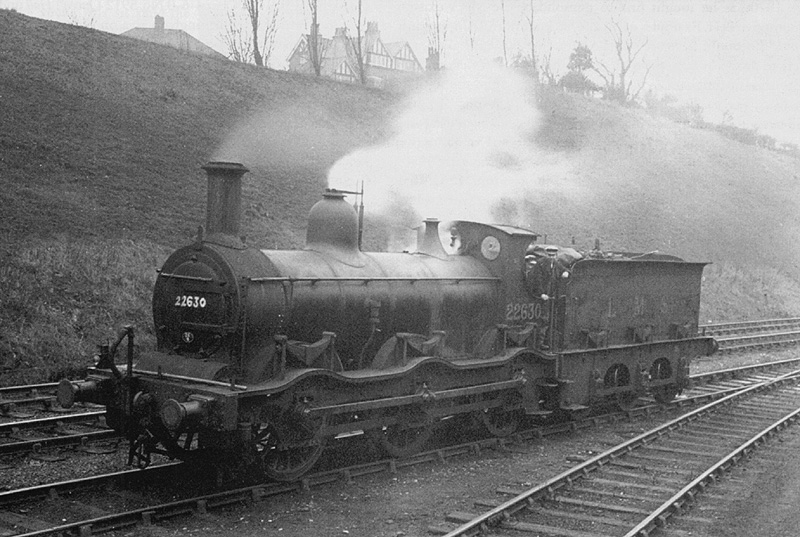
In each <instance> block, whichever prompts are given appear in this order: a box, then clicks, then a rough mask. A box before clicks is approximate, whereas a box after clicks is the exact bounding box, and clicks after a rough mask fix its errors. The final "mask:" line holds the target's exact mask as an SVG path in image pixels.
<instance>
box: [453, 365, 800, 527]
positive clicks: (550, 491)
mask: <svg viewBox="0 0 800 537" xmlns="http://www.w3.org/2000/svg"><path fill="white" fill-rule="evenodd" d="M799 376H800V370H797V371H792V372H790V373H787V374H785V375H781V376H780V377H778V378H776V379H773V380H765V381H763V382H759V383H757V384H755V385H753V386H751V387H749V388H745V389H742V390H737V391H735V393H732V394H730V395H727V396H725V397H723V398H721V399H718V400H716V401H713V402H711V403H709V404H707V405H705V406H703V407H701V408H698V409H695V410H693V411H691V412H688V413H687V414H684V415H682V416H680V417H679V418H676V419H673V420H671V421H669V422H667V423H665V424H663V425H660V426H659V427H656V428H654V429H652V430H650V431H647V432H645V433H643V434H641V435H639V436H637V437H635V438H632V439H630V440H628V441H626V442H623V443H621V444H619V445H617V446H615V447H613V448H611V449H609V450H607V451H605V452H603V453H601V454H599V455H596V456H595V457H592V458H591V459H589V460H587V461H585V462H583V463H581V464H579V465H577V466H575V467H573V468H571V469H569V470H567V471H565V472H562V473H561V474H559V475H557V476H555V477H553V478H551V479H548V480H547V481H545V482H544V483H542V484H540V485H537V486H535V487H533V488H531V489H528V490H526V491H524V492H522V493H520V494H518V495H516V496H514V497H513V498H511V499H510V500H507V501H505V502H503V503H502V504H500V505H499V506H497V507H495V508H493V509H491V510H489V511H487V512H486V513H482V514H480V515H478V516H476V517H475V518H473V519H472V520H470V521H469V522H466V523H464V524H462V525H461V526H459V527H457V528H456V529H454V530H452V531H450V532H449V533H447V534H446V535H445V537H460V536H464V535H477V534H479V533H481V532H482V531H483V529H486V528H489V527H492V526H494V525H497V524H499V523H500V522H502V521H505V520H506V519H507V518H508V517H510V516H512V515H514V514H515V513H517V512H519V511H521V510H523V509H526V508H527V507H528V506H529V505H532V504H533V502H535V500H536V499H537V498H539V497H542V496H546V495H547V496H553V495H554V493H555V491H556V490H558V489H561V488H563V487H566V486H569V485H571V484H572V483H573V482H574V481H575V480H576V479H579V478H581V477H585V476H586V475H588V474H589V472H591V471H593V470H596V469H597V468H600V467H602V466H604V465H607V464H609V463H610V462H612V461H614V460H615V459H617V458H619V457H621V456H622V455H624V454H626V453H628V452H630V451H632V450H634V449H636V448H638V447H641V446H644V445H646V444H647V443H648V442H649V441H651V440H653V439H655V438H657V437H659V436H662V435H664V434H666V433H667V432H670V431H672V430H673V429H676V428H680V427H683V426H684V425H686V424H687V423H689V422H691V421H693V420H695V419H697V418H698V417H700V416H701V415H704V414H707V413H709V412H711V411H712V410H715V409H717V408H718V407H720V406H722V405H725V404H727V403H729V402H731V401H733V400H734V399H737V398H740V397H744V396H745V395H747V394H749V393H751V392H755V391H758V390H763V389H765V388H767V387H771V386H775V385H778V384H780V383H783V382H786V381H789V380H792V379H796V378H797V377H799Z"/></svg>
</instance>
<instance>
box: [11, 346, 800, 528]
mask: <svg viewBox="0 0 800 537" xmlns="http://www.w3.org/2000/svg"><path fill="white" fill-rule="evenodd" d="M798 361H800V359H799V360H784V361H782V362H775V363H772V364H762V365H759V366H753V367H746V368H736V369H731V370H727V371H717V372H713V373H707V374H703V375H697V376H696V377H695V382H696V383H697V384H698V387H697V388H695V389H693V390H692V391H690V392H689V393H688V394H687V395H686V397H683V398H681V399H679V400H676V401H675V402H674V404H673V405H671V406H666V407H665V406H660V405H655V404H646V402H643V403H645V404H643V405H642V406H640V407H637V408H634V409H630V410H628V411H626V412H624V413H616V414H605V415H602V416H594V417H591V418H589V419H586V420H582V421H580V422H569V423H560V424H553V425H549V426H542V427H536V428H533V429H528V430H527V431H522V432H520V433H519V434H517V435H515V436H514V437H513V438H511V439H505V440H503V439H494V438H492V439H477V440H473V441H470V442H466V443H462V444H459V445H455V446H452V445H451V446H444V447H442V448H439V449H433V450H430V451H427V452H424V453H420V454H418V455H416V456H413V457H409V458H406V459H402V460H376V461H369V462H365V463H359V464H355V465H348V466H346V467H339V468H333V469H330V470H326V471H320V472H316V473H313V474H310V475H308V476H307V477H306V478H305V479H303V480H302V481H300V482H298V483H292V484H284V483H280V484H279V483H273V484H262V485H256V486H251V487H242V488H236V489H233V490H221V491H220V490H215V489H214V487H209V486H208V484H205V485H203V486H201V487H198V486H197V485H195V486H182V487H179V490H180V491H181V494H179V495H176V494H174V493H172V492H167V493H165V496H168V497H169V501H164V502H161V503H159V502H154V501H153V499H152V496H153V494H152V491H153V487H152V486H150V487H145V486H144V485H143V484H144V483H148V482H149V483H158V486H157V487H156V488H158V489H160V488H163V483H165V482H168V483H179V482H181V479H184V478H182V477H181V475H184V474H189V475H191V474H192V473H193V472H184V474H181V473H179V472H180V469H181V468H182V467H184V465H181V464H177V463H176V464H174V465H173V464H170V465H169V466H168V467H166V468H162V467H156V468H159V469H157V470H156V469H153V471H152V472H151V471H150V470H148V471H145V472H142V471H140V470H125V471H122V472H115V473H109V474H104V475H100V476H92V477H88V478H81V479H76V480H69V481H63V482H59V483H49V484H43V485H39V486H36V487H26V488H24V489H16V490H11V491H8V492H5V493H0V523H2V522H3V521H5V523H6V525H9V526H12V527H14V528H16V529H17V530H21V531H24V532H27V533H21V534H20V535H48V534H59V533H61V534H65V535H68V534H77V535H86V534H90V533H101V532H104V531H109V530H114V529H120V528H125V527H128V526H131V525H135V524H152V523H156V522H157V521H159V520H166V519H170V518H173V517H176V516H186V515H187V514H195V513H200V514H202V513H205V512H207V511H210V510H213V509H215V508H218V507H223V506H227V505H231V504H234V503H243V502H244V503H251V502H253V501H257V500H260V499H264V498H268V497H272V496H276V495H282V494H288V493H292V492H296V491H299V490H309V489H311V488H315V487H319V486H324V485H329V484H331V483H336V482H340V483H348V482H350V481H352V480H355V479H358V478H362V477H366V476H372V475H375V474H380V473H387V474H394V473H396V472H398V471H401V470H402V469H403V468H409V467H413V466H417V465H424V464H431V463H441V462H444V461H447V460H449V459H452V458H457V457H464V456H469V455H472V456H474V455H475V454H480V453H482V452H483V451H486V450H495V449H500V450H504V449H506V447H505V446H507V445H510V444H515V443H520V442H522V443H524V442H538V441H539V439H540V438H542V437H545V436H551V435H558V434H562V433H564V432H565V431H576V430H580V429H585V428H590V427H594V426H597V425H599V424H602V423H612V422H616V421H617V420H619V419H621V418H623V419H624V418H625V417H627V418H631V419H632V418H635V417H637V416H651V415H652V414H654V413H658V412H664V411H667V412H670V410H669V409H670V408H672V409H673V410H671V411H672V412H679V411H680V410H679V409H680V408H682V407H685V406H687V405H696V404H699V402H705V401H711V400H714V399H719V398H721V397H723V396H725V394H726V393H729V392H736V391H741V390H742V388H743V385H742V384H739V383H741V382H749V383H750V384H751V385H752V384H753V382H763V381H762V380H759V378H767V377H770V378H772V377H776V376H778V375H780V374H781V373H783V372H785V371H787V370H788V369H789V368H790V366H791V364H792V363H795V364H796V363H797V362H798ZM743 374H749V375H755V376H756V377H759V378H756V379H755V380H753V379H750V380H747V381H745V380H741V376H742V375H743ZM347 449H352V448H347ZM347 449H345V451H347ZM163 472H170V473H169V474H168V477H165V474H164V473H163ZM141 488H144V489H145V490H147V492H148V497H147V498H143V497H142V495H141V494H139V493H137V492H136V490H137V489H141ZM132 489H133V490H132ZM199 489H202V490H201V492H202V493H201V494H196V495H187V494H186V491H188V490H191V491H198V490H199ZM98 490H99V491H102V493H101V494H98V493H97V491H98ZM162 492H163V491H162ZM98 498H102V500H103V501H102V503H101V504H100V505H97V502H98ZM109 498H119V500H118V501H117V504H116V505H115V504H114V502H113V501H112V500H109ZM42 502H44V503H42ZM65 505H69V506H70V509H69V516H67V515H64V510H65V509H64V506H65ZM32 506H35V507H32ZM76 506H77V507H76ZM20 512H22V513H26V512H27V513H30V512H35V513H37V516H36V517H31V516H26V515H20V514H19V513H20ZM51 512H52V513H56V515H48V513H51ZM76 513H77V514H82V513H83V514H84V515H83V516H78V515H76ZM48 516H49V517H51V518H47V517H48ZM63 518H66V519H67V520H66V522H64V521H63V520H62V519H63ZM50 519H55V520H56V521H57V523H49V522H47V520H50ZM0 535H3V533H2V528H0ZM9 535H16V534H11V533H9Z"/></svg>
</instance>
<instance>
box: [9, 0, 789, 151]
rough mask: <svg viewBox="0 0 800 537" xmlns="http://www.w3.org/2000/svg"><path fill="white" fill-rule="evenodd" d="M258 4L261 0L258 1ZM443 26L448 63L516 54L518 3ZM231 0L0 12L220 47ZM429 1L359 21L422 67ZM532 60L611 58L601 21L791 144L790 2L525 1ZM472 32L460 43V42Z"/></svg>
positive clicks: (284, 26) (328, 28)
mask: <svg viewBox="0 0 800 537" xmlns="http://www.w3.org/2000/svg"><path fill="white" fill-rule="evenodd" d="M265 1H267V2H269V1H270V0H265ZM279 1H280V2H281V3H280V22H279V30H278V35H277V38H276V43H275V48H274V51H273V53H272V57H271V59H270V65H271V67H273V68H277V69H283V68H285V66H286V59H287V57H288V56H289V54H290V52H291V50H292V48H293V47H294V45H295V44H296V43H297V41H298V39H299V36H300V35H301V34H302V33H304V32H305V31H307V25H308V23H307V18H308V13H307V7H306V1H305V0H279ZM437 2H438V5H439V9H440V12H441V14H442V19H443V20H444V21H445V24H446V28H447V35H446V40H445V43H444V58H443V64H444V65H446V66H447V67H452V68H456V67H459V66H463V65H465V63H466V62H467V61H469V60H471V59H472V58H473V57H474V56H479V57H481V58H483V59H486V60H493V59H495V58H502V57H503V37H502V35H503V22H502V19H503V9H501V6H503V5H504V7H505V19H506V24H505V29H506V40H505V41H506V55H507V57H508V58H509V59H510V58H512V57H513V56H514V55H515V54H516V53H518V52H523V53H528V52H529V50H530V41H529V36H528V31H529V29H528V23H527V20H526V18H527V16H528V14H529V13H530V0H437ZM240 3H241V0H0V8H13V9H16V10H17V11H18V12H20V13H24V14H26V15H31V16H34V17H39V18H44V19H50V20H55V21H59V22H65V23H72V24H79V25H83V26H89V27H92V28H95V29H98V30H102V31H107V32H111V33H122V32H124V31H126V30H128V29H130V28H134V27H152V26H153V21H154V18H155V16H156V15H161V16H163V17H164V18H165V20H166V27H167V28H176V29H182V30H185V31H187V32H188V33H190V34H191V35H193V36H194V37H196V38H198V39H200V40H201V41H203V42H204V43H206V44H207V45H209V46H211V47H213V48H215V49H217V50H219V51H220V52H223V53H226V50H225V47H224V44H223V40H222V35H223V33H224V27H225V23H226V21H227V13H228V12H229V11H230V10H231V9H239V6H240ZM356 5H357V0H320V31H321V33H322V34H323V35H324V36H330V35H332V34H333V32H334V30H335V28H336V27H339V26H344V25H350V26H352V21H353V20H354V15H353V14H354V9H355V7H356ZM433 5H434V0H363V10H364V13H365V16H366V18H367V19H368V20H374V21H376V22H378V24H379V28H380V30H381V37H382V39H383V40H384V41H385V42H392V41H408V42H409V43H410V44H411V46H412V48H413V49H414V51H415V53H416V54H417V56H418V58H419V60H420V62H421V63H422V64H423V65H424V63H425V56H426V55H427V47H428V31H427V29H426V21H428V20H430V15H431V12H432V6H433ZM533 6H534V33H535V36H536V39H535V42H536V48H537V55H539V56H541V55H542V54H548V53H549V54H550V65H551V68H552V70H553V71H554V72H555V73H556V74H564V73H565V72H566V70H567V69H566V64H567V62H568V59H569V54H570V52H571V51H572V50H573V49H574V48H575V46H576V44H577V43H583V44H586V45H588V46H589V47H590V48H591V49H592V51H593V53H594V57H595V58H596V59H598V60H600V61H603V62H604V63H607V64H608V63H611V62H612V61H614V59H615V56H614V51H613V47H612V44H613V41H612V39H611V37H610V34H609V32H608V29H607V25H608V24H609V23H610V22H612V20H616V21H618V22H620V23H621V24H623V25H627V27H629V28H630V34H631V36H632V38H633V42H634V44H635V45H639V44H643V43H646V44H645V46H644V49H643V50H642V53H641V56H640V58H641V62H640V63H639V65H640V67H644V66H649V65H652V68H651V70H650V74H649V76H648V79H647V87H649V88H652V89H653V90H654V91H655V92H656V93H657V94H659V95H665V94H669V95H672V96H674V97H676V98H677V99H678V101H679V102H680V103H684V104H689V103H693V104H699V105H700V106H702V108H703V110H704V117H705V119H706V121H711V122H721V121H722V120H723V117H725V118H727V119H728V120H730V121H732V123H733V124H734V125H736V126H739V127H744V128H755V129H758V131H759V133H763V134H769V135H771V136H773V137H775V138H776V139H778V141H786V142H792V143H796V144H800V91H798V88H800V62H798V61H797V51H798V50H800V31H798V28H800V2H798V1H797V0H628V1H620V0H617V1H612V0H534V1H533ZM470 36H472V43H471V40H470Z"/></svg>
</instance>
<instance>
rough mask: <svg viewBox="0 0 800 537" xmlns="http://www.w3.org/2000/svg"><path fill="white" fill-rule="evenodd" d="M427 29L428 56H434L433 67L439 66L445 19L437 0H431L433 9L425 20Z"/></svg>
mask: <svg viewBox="0 0 800 537" xmlns="http://www.w3.org/2000/svg"><path fill="white" fill-rule="evenodd" d="M425 27H426V28H427V30H428V58H429V59H431V58H435V66H434V67H433V68H434V69H436V70H438V69H439V68H440V67H441V60H442V57H443V56H444V42H445V40H446V39H447V20H446V18H445V16H444V14H443V13H442V11H441V9H440V8H439V2H438V0H433V10H432V11H431V13H430V14H429V15H428V20H427V21H426V22H425Z"/></svg>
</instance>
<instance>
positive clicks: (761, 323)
mask: <svg viewBox="0 0 800 537" xmlns="http://www.w3.org/2000/svg"><path fill="white" fill-rule="evenodd" d="M785 325H790V326H791V325H798V326H800V317H788V318H782V319H761V320H757V321H732V322H722V323H707V324H701V325H700V326H699V330H700V332H701V333H702V334H708V332H711V333H712V334H713V333H718V332H720V331H728V330H742V329H744V330H747V329H753V328H755V329H763V328H770V327H773V326H785Z"/></svg>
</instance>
